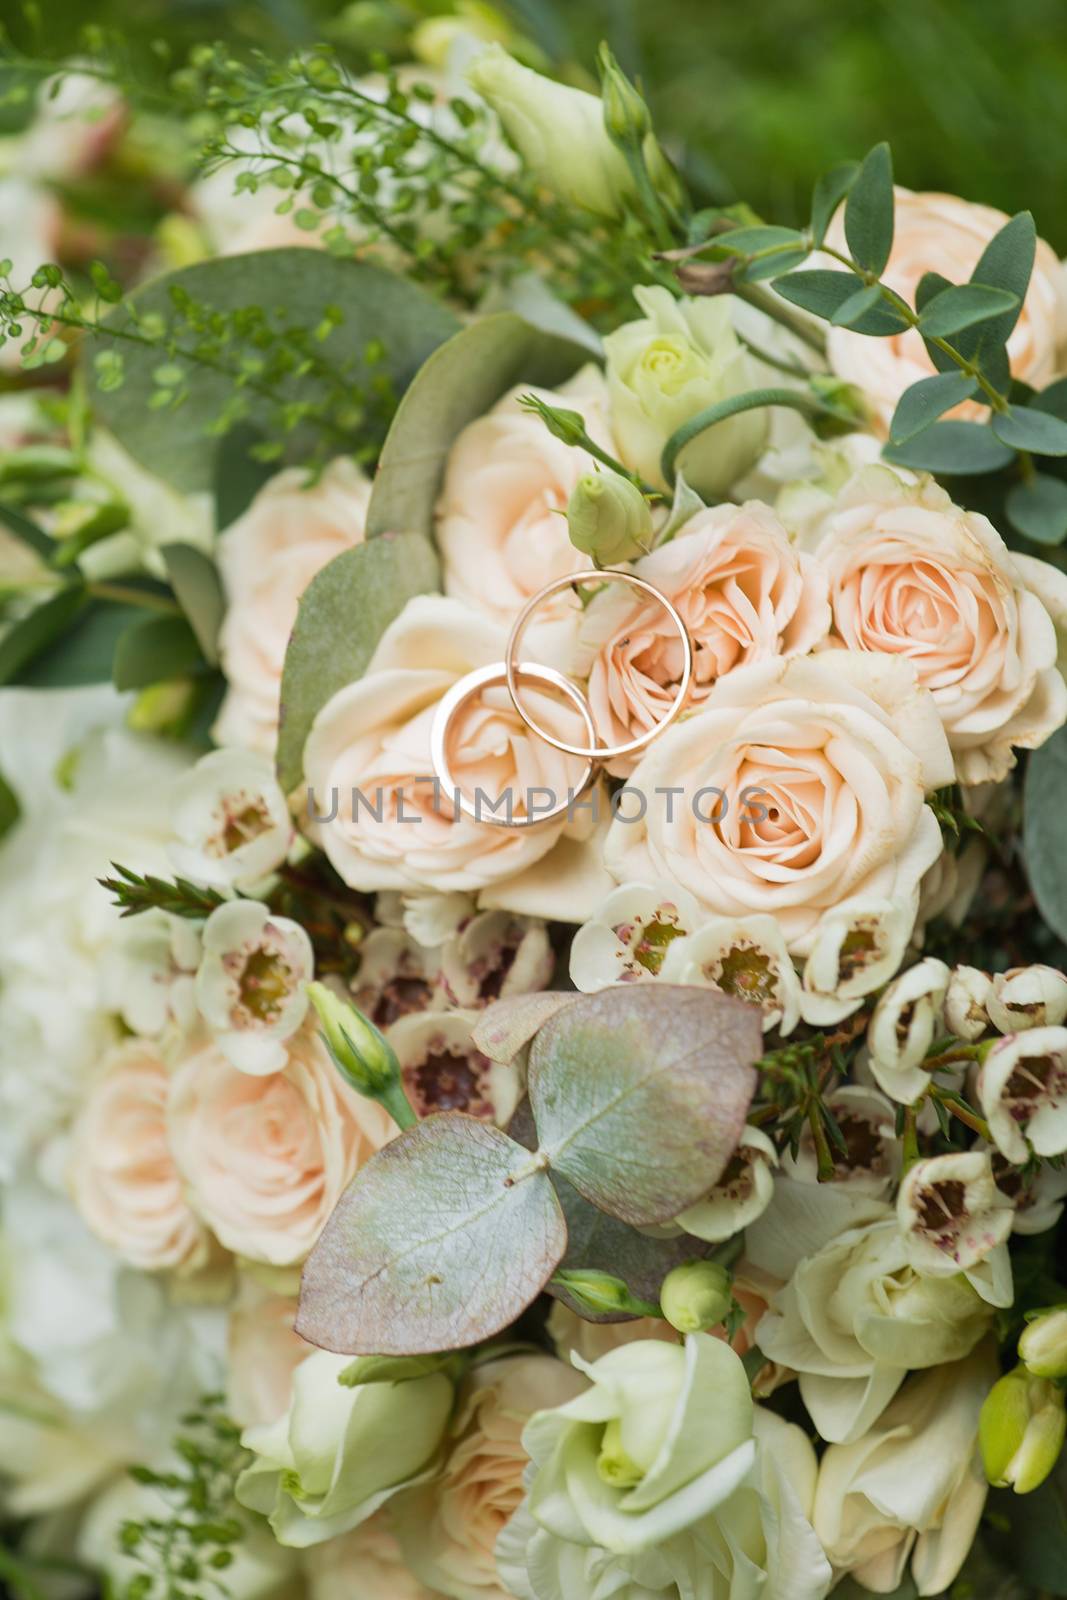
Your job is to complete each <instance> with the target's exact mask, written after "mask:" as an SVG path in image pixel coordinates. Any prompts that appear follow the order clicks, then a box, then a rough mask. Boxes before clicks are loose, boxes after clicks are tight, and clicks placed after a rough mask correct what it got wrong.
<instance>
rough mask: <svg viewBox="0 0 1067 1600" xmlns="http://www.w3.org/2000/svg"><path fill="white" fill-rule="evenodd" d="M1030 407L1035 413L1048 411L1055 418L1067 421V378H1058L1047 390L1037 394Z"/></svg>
mask: <svg viewBox="0 0 1067 1600" xmlns="http://www.w3.org/2000/svg"><path fill="white" fill-rule="evenodd" d="M1030 405H1031V406H1032V408H1033V409H1034V410H1035V411H1048V412H1049V413H1050V414H1051V415H1052V416H1054V417H1061V418H1062V419H1063V420H1064V421H1067V378H1057V379H1056V382H1055V383H1050V384H1049V386H1048V388H1047V389H1042V390H1041V392H1040V394H1035V396H1034V398H1033V399H1032V400H1031V402H1030Z"/></svg>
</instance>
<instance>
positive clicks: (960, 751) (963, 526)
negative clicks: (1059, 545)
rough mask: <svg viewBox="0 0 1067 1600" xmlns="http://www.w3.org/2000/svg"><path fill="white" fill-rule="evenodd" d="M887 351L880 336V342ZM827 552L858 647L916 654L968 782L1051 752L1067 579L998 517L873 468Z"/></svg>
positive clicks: (856, 482) (851, 644)
mask: <svg viewBox="0 0 1067 1600" xmlns="http://www.w3.org/2000/svg"><path fill="white" fill-rule="evenodd" d="M874 342H875V343H879V342H880V341H877V340H876V341H874ZM822 528H823V533H822V537H821V539H820V540H819V542H818V544H817V545H816V547H815V555H816V558H817V559H818V561H819V563H820V564H821V565H822V566H823V567H824V568H825V569H826V572H827V574H828V575H829V579H830V604H831V607H832V609H833V618H834V629H835V631H836V634H837V637H838V639H839V640H840V642H841V643H842V644H843V645H844V646H845V647H846V648H847V649H849V650H873V651H878V652H880V653H883V654H884V653H889V654H891V655H902V656H906V657H907V658H908V659H909V660H910V661H911V662H912V664H913V666H914V667H915V671H916V673H917V674H918V678H919V682H920V683H921V684H922V685H923V686H924V687H925V688H927V689H929V690H930V692H931V693H932V695H933V697H934V700H935V701H936V703H937V709H938V713H939V714H940V717H941V720H942V722H943V723H944V726H945V732H946V733H947V735H948V741H949V745H950V746H951V749H952V753H953V756H954V758H955V762H956V776H957V777H958V779H959V780H960V782H962V783H967V784H973V783H983V782H986V781H988V780H990V779H995V778H1002V777H1003V776H1004V775H1005V773H1006V772H1008V770H1009V769H1010V768H1011V767H1012V766H1013V765H1014V761H1015V757H1014V755H1013V753H1012V752H1013V747H1015V746H1022V747H1023V748H1024V749H1033V748H1034V747H1035V746H1037V745H1040V744H1043V743H1044V741H1045V740H1046V739H1047V738H1048V736H1049V734H1050V733H1053V732H1054V731H1055V730H1056V729H1057V728H1058V727H1059V726H1060V724H1061V723H1062V722H1063V721H1064V719H1065V718H1067V687H1065V685H1064V681H1063V677H1062V674H1061V673H1060V670H1059V668H1058V667H1057V665H1056V660H1057V650H1058V644H1057V633H1056V626H1055V621H1054V619H1055V618H1058V617H1060V616H1061V615H1062V614H1063V612H1064V608H1065V607H1067V578H1065V577H1064V575H1063V574H1062V573H1060V572H1058V571H1057V570H1056V569H1055V568H1054V567H1051V566H1049V565H1048V564H1047V563H1046V562H1042V561H1036V560H1028V561H1026V562H1025V563H1024V562H1022V561H1020V560H1018V559H1017V558H1016V557H1015V556H1013V555H1012V553H1011V552H1010V551H1009V550H1008V548H1007V546H1006V545H1005V543H1004V541H1003V539H1002V538H1001V537H1000V535H999V534H998V533H997V531H996V529H995V528H994V527H993V524H992V523H991V522H990V521H989V520H988V518H986V517H983V516H981V515H980V514H979V513H978V512H976V511H964V510H963V509H962V508H961V507H959V506H955V505H953V503H952V501H951V500H950V498H949V496H948V495H947V494H946V493H945V491H944V489H942V488H940V487H939V485H938V484H936V483H935V482H934V480H933V479H932V478H926V477H923V478H920V479H918V480H916V481H914V482H911V483H908V482H905V481H904V479H903V478H901V477H899V476H898V475H897V474H896V473H895V472H890V471H889V470H888V469H887V468H883V467H875V468H869V469H867V470H866V471H864V472H861V473H859V474H858V475H857V476H856V477H855V478H854V479H853V480H852V482H851V483H850V484H849V485H848V486H847V487H846V488H845V489H844V490H843V491H842V493H841V494H840V495H839V496H838V499H837V502H836V505H835V507H834V510H833V511H832V513H831V514H830V515H829V516H828V517H827V518H826V519H825V521H824V522H823V524H822Z"/></svg>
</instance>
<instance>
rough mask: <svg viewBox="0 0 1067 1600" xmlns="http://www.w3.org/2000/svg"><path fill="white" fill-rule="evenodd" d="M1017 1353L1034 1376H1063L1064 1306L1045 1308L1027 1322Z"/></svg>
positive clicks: (1066, 1356)
mask: <svg viewBox="0 0 1067 1600" xmlns="http://www.w3.org/2000/svg"><path fill="white" fill-rule="evenodd" d="M1019 1355H1020V1356H1021V1357H1022V1359H1023V1362H1024V1363H1025V1366H1026V1370H1027V1371H1028V1372H1030V1373H1032V1374H1033V1376H1034V1377H1035V1378H1067V1306H1059V1307H1057V1308H1056V1309H1055V1310H1052V1311H1045V1312H1043V1313H1042V1315H1041V1316H1039V1317H1035V1318H1034V1320H1033V1322H1029V1323H1027V1325H1026V1327H1025V1328H1024V1329H1023V1333H1022V1337H1021V1338H1020V1340H1019Z"/></svg>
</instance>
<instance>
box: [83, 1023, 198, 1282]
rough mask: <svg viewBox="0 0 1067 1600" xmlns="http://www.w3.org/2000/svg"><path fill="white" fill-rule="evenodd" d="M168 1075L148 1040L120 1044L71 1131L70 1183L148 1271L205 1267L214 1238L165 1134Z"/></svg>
mask: <svg viewBox="0 0 1067 1600" xmlns="http://www.w3.org/2000/svg"><path fill="white" fill-rule="evenodd" d="M169 1095H170V1079H169V1077H168V1074H167V1069H166V1067H165V1066H164V1064H163V1061H162V1059H161V1057H160V1055H159V1053H158V1051H157V1049H156V1047H155V1044H154V1043H149V1042H148V1041H147V1040H145V1039H129V1040H127V1041H126V1042H125V1043H124V1044H120V1045H117V1046H116V1047H115V1049H114V1050H112V1052H111V1053H110V1055H109V1057H108V1058H107V1062H106V1064H105V1066H104V1070H103V1073H102V1075H101V1077H100V1078H99V1079H98V1080H97V1081H96V1083H95V1084H94V1085H93V1087H92V1089H91V1090H90V1091H89V1098H88V1100H87V1101H86V1104H85V1107H84V1109H83V1111H82V1114H81V1117H80V1119H79V1121H78V1124H77V1127H76V1129H75V1134H74V1150H73V1157H72V1166H71V1187H72V1190H73V1193H74V1200H75V1203H76V1204H77V1206H78V1209H79V1211H80V1212H81V1214H82V1216H83V1217H84V1218H85V1220H86V1222H87V1223H88V1225H89V1227H90V1228H91V1229H92V1230H93V1232H94V1233H95V1234H96V1235H97V1236H98V1237H99V1238H101V1239H103V1240H104V1242H105V1244H109V1245H111V1247H112V1248H113V1249H114V1250H116V1251H117V1252H118V1254H119V1255H120V1256H121V1257H122V1259H123V1260H124V1261H128V1262H130V1264H131V1265H132V1266H135V1267H141V1268H142V1269H143V1270H144V1271H146V1272H159V1271H162V1270H163V1269H165V1268H168V1267H175V1268H182V1269H183V1270H187V1271H188V1270H191V1269H194V1268H196V1267H199V1266H203V1265H204V1263H205V1261H206V1260H207V1256H208V1248H209V1241H208V1237H207V1233H206V1231H205V1229H204V1228H203V1226H202V1225H201V1223H200V1222H199V1221H198V1220H197V1218H196V1217H195V1216H194V1214H193V1212H192V1211H191V1210H190V1209H189V1206H188V1205H187V1203H186V1200H185V1196H184V1194H183V1192H182V1183H181V1179H180V1177H179V1175H178V1169H177V1167H176V1166H175V1163H174V1157H173V1155H172V1154H171V1149H170V1145H169V1143H168V1139H167V1101H168V1098H169Z"/></svg>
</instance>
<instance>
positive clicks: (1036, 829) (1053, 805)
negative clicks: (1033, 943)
mask: <svg viewBox="0 0 1067 1600" xmlns="http://www.w3.org/2000/svg"><path fill="white" fill-rule="evenodd" d="M1065 794H1067V728H1060V729H1059V730H1058V731H1057V732H1056V733H1054V734H1053V735H1052V737H1051V739H1048V740H1046V741H1045V743H1044V744H1043V745H1042V746H1041V748H1040V750H1035V751H1034V752H1033V754H1032V755H1031V757H1030V759H1029V761H1028V763H1027V768H1026V783H1025V787H1024V790H1023V850H1024V855H1025V858H1026V872H1027V876H1028V877H1029V879H1030V887H1031V888H1032V889H1033V892H1034V899H1035V900H1036V901H1037V904H1038V909H1039V910H1040V912H1041V915H1042V916H1043V917H1044V919H1045V921H1046V922H1047V923H1048V925H1049V927H1050V928H1053V929H1054V930H1055V931H1056V933H1058V934H1059V936H1060V938H1061V939H1064V940H1067V850H1064V847H1063V798H1064V795H1065Z"/></svg>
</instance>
